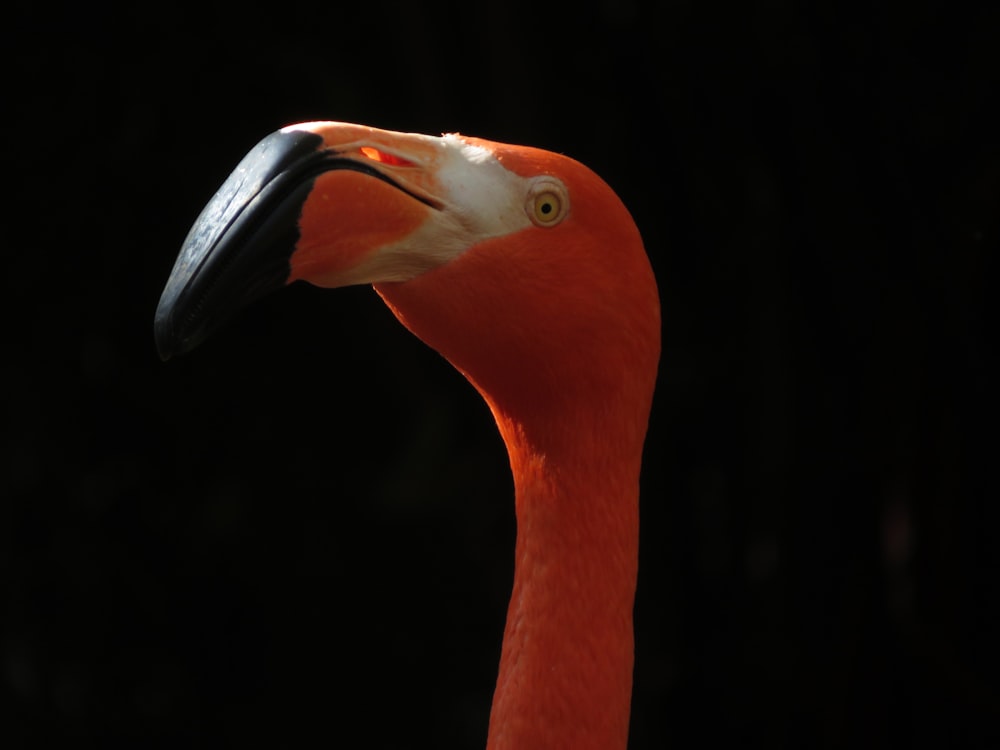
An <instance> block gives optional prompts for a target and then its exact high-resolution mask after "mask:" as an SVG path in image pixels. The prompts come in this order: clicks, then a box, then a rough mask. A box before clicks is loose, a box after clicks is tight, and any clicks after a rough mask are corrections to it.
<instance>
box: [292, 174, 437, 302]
mask: <svg viewBox="0 0 1000 750" xmlns="http://www.w3.org/2000/svg"><path fill="white" fill-rule="evenodd" d="M427 211H428V209H427V207H426V206H424V205H423V204H422V203H420V202H419V201H416V200H414V199H413V198H411V197H410V196H409V195H407V194H406V193H404V192H403V191H401V190H399V189H397V188H395V187H393V186H392V185H389V184H387V183H385V182H383V181H381V180H379V179H377V178H374V177H371V176H370V175H365V174H362V173H359V172H354V171H347V170H338V171H333V172H326V173H324V174H322V175H320V176H319V177H317V178H316V181H315V184H314V186H313V189H312V190H311V191H310V193H309V196H308V197H307V198H306V200H305V202H304V204H303V206H302V213H301V216H300V217H299V240H298V242H297V243H296V245H295V250H294V252H293V253H292V256H291V259H290V264H291V274H290V275H289V277H288V281H289V283H291V282H292V281H297V280H299V279H301V280H304V281H308V282H310V283H312V284H315V285H317V286H322V287H338V286H346V285H348V284H358V283H365V282H367V281H369V279H366V278H363V276H364V274H365V269H367V268H368V267H369V266H370V265H371V256H372V254H373V253H374V252H375V251H376V250H378V249H379V248H381V247H384V246H386V245H389V244H392V243H395V242H398V241H399V240H401V239H403V238H404V237H406V236H408V235H410V234H412V233H413V232H414V231H415V230H416V229H417V228H418V227H419V226H420V225H421V224H422V223H423V222H424V221H425V220H426V218H427Z"/></svg>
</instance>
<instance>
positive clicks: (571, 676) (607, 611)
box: [487, 409, 639, 750]
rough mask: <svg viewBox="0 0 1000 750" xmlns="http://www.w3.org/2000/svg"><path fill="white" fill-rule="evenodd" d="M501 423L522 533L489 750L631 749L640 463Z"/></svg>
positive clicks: (505, 421) (501, 419) (500, 420)
mask: <svg viewBox="0 0 1000 750" xmlns="http://www.w3.org/2000/svg"><path fill="white" fill-rule="evenodd" d="M494 411H495V412H496V409H494ZM497 421H498V424H499V426H500V431H501V433H502V434H503V437H504V440H505V441H506V442H507V446H508V450H509V452H510V458H511V467H512V469H513V475H514V484H515V493H516V495H515V503H516V514H517V528H518V531H517V543H516V547H515V562H514V585H513V591H512V594H511V600H510V605H509V609H508V613H507V624H506V628H505V632H504V639H503V648H502V652H501V658H500V670H499V676H498V679H497V686H496V692H495V694H494V698H493V708H492V711H491V714H490V731H489V741H488V744H487V749H488V750H515V749H516V750H534V749H535V748H545V749H546V750H551V749H552V748H573V750H588V748H593V749H594V750H597V749H598V748H600V749H601V750H619V749H621V750H623V749H624V748H625V746H626V744H627V740H628V724H629V706H630V700H631V689H632V661H633V636H632V608H633V600H634V595H635V584H636V572H637V559H638V533H639V512H638V475H639V462H638V459H635V460H623V458H622V457H621V456H616V455H609V453H611V454H613V453H614V451H613V450H611V451H604V452H601V453H598V452H593V451H591V452H590V455H587V452H586V451H582V450H579V449H578V450H561V446H545V447H544V450H542V446H540V445H539V444H538V443H537V442H536V441H535V440H534V439H533V436H532V434H531V431H530V428H528V429H526V428H525V426H524V425H523V424H519V423H517V422H514V421H512V420H510V419H508V418H506V417H504V416H503V415H501V414H499V413H498V414H497ZM605 437H606V436H605ZM582 442H583V444H584V445H587V444H588V441H582ZM608 442H609V444H610V445H614V444H615V441H614V440H613V439H612V440H610V441H608ZM595 443H596V441H595ZM592 445H594V447H596V444H592Z"/></svg>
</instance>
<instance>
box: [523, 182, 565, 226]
mask: <svg viewBox="0 0 1000 750" xmlns="http://www.w3.org/2000/svg"><path fill="white" fill-rule="evenodd" d="M525 209H526V210H527V213H528V218H529V219H531V221H532V223H534V224H535V225H536V226H540V227H554V226H555V225H556V224H558V223H559V222H560V221H562V220H563V219H564V218H566V214H567V213H568V212H569V196H568V195H567V194H566V188H564V187H563V185H562V183H560V182H557V181H555V180H552V179H544V180H540V181H539V182H538V183H536V184H535V185H534V186H533V188H532V190H531V192H530V193H529V195H528V203H527V205H526V206H525Z"/></svg>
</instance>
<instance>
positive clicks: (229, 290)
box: [154, 125, 436, 360]
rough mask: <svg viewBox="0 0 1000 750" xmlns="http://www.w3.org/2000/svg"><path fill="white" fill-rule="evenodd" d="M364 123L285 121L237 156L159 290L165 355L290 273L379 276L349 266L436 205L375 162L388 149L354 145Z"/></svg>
mask: <svg viewBox="0 0 1000 750" xmlns="http://www.w3.org/2000/svg"><path fill="white" fill-rule="evenodd" d="M365 130H367V129H363V128H360V127H359V126H343V127H332V126H331V125H327V126H326V127H325V128H324V129H316V128H314V129H309V128H306V127H292V128H286V129H284V130H281V131H278V132H276V133H273V134H271V135H269V136H268V137H266V138H265V139H264V140H262V141H261V142H260V143H259V144H257V145H256V146H255V147H254V148H253V149H252V150H251V151H250V152H249V153H248V154H247V155H246V156H245V157H244V159H243V161H242V162H240V164H239V165H238V166H237V167H236V169H235V170H234V171H233V173H232V174H231V175H230V176H229V178H228V179H227V180H226V181H225V182H224V183H223V185H222V187H221V188H219V190H218V192H216V194H215V195H214V196H213V197H212V199H211V200H210V201H209V203H208V205H206V206H205V208H204V210H203V211H202V212H201V214H200V215H199V216H198V218H197V219H196V220H195V222H194V225H193V226H192V227H191V230H190V232H189V233H188V235H187V238H186V239H185V241H184V244H183V246H182V249H181V252H180V254H179V256H178V257H177V261H176V263H175V264H174V268H173V271H172V272H171V274H170V278H169V279H168V281H167V284H166V287H165V288H164V290H163V294H162V296H161V297H160V302H159V305H158V307H157V310H156V318H155V322H154V332H155V338H156V346H157V349H158V350H159V353H160V357H161V358H162V359H164V360H166V359H169V358H170V357H171V356H173V355H174V354H182V353H185V352H188V351H190V350H191V349H193V348H194V347H195V346H197V345H198V344H199V343H201V342H202V341H204V340H205V339H206V338H207V337H208V336H209V335H210V334H211V333H213V332H214V331H215V330H217V329H218V328H219V327H221V326H222V325H224V324H225V323H227V322H228V321H229V320H230V319H231V318H233V317H234V316H235V315H236V313H238V312H239V311H240V310H241V309H243V308H244V307H245V306H246V305H248V304H250V303H251V302H253V301H255V300H257V299H259V298H261V297H262V296H264V295H266V294H268V293H269V292H272V291H274V290H276V289H279V288H281V287H283V286H285V285H286V284H288V283H291V282H292V281H295V280H296V279H305V280H307V281H312V282H314V283H319V284H321V285H323V286H340V285H344V284H347V283H362V282H365V281H378V280H380V279H379V278H377V277H374V278H366V277H364V276H363V274H359V273H354V274H353V275H352V273H351V270H352V268H356V267H357V266H358V265H359V264H360V265H362V266H364V264H365V261H366V259H367V258H368V256H370V254H371V252H372V251H373V250H374V249H376V248H377V247H378V245H379V243H384V242H386V241H391V240H393V239H395V238H398V237H402V236H405V235H406V234H407V233H408V232H411V231H413V230H414V229H415V228H416V227H417V226H419V225H420V223H422V221H423V220H424V218H425V217H426V214H427V212H433V211H434V210H435V208H436V205H435V203H434V200H433V198H432V197H429V196H428V194H427V193H426V192H422V191H421V190H420V189H419V188H415V187H410V186H408V185H407V184H406V183H405V181H404V180H399V179H396V178H394V177H393V176H392V174H391V170H390V169H387V168H386V164H383V163H381V160H383V159H389V158H390V157H389V156H386V155H385V154H384V153H383V152H382V151H378V150H376V149H373V148H368V147H364V146H359V145H358V144H359V143H361V142H364V141H363V139H362V140H361V141H359V138H361V137H362V136H364V135H366V133H365V132H362V131H365ZM403 145H404V147H405V145H406V142H405V140H404V142H403ZM386 153H388V152H386ZM372 155H374V156H375V157H376V158H372ZM396 161H397V162H399V163H404V164H405V165H406V166H410V167H411V166H414V164H413V163H410V162H408V161H405V160H403V159H401V158H397V159H396ZM391 164H392V162H391V161H390V165H391ZM372 178H376V179H372Z"/></svg>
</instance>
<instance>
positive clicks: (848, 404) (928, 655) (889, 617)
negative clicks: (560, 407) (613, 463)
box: [0, 0, 1000, 750]
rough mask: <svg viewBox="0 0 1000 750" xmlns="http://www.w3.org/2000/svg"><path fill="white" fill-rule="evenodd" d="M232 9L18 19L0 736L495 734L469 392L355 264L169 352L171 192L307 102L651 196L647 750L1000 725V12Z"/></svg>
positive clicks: (448, 739) (202, 176) (497, 447)
mask: <svg viewBox="0 0 1000 750" xmlns="http://www.w3.org/2000/svg"><path fill="white" fill-rule="evenodd" d="M251 5H252V4H250V3H242V4H235V3H234V4H231V5H226V4H221V3H204V4H202V5H201V6H200V7H198V8H197V9H196V10H194V11H189V10H184V9H178V8H171V7H168V5H167V4H156V5H155V6H149V8H148V9H146V10H133V11H123V10H121V9H115V10H111V9H104V8H103V7H100V6H97V7H94V6H88V5H84V4H80V6H79V7H78V8H77V9H75V10H65V11H64V10H59V9H53V8H52V6H44V7H40V8H39V9H37V10H35V11H27V10H24V9H23V8H20V7H17V8H13V9H9V10H7V11H5V14H6V15H7V16H8V18H7V20H6V22H5V27H6V28H5V29H4V31H3V35H4V39H5V44H4V48H5V51H4V55H5V58H6V59H5V61H4V71H5V72H4V77H5V85H4V101H5V106H4V118H3V119H4V124H3V126H2V127H3V130H4V139H3V154H4V156H3V158H4V169H3V174H4V177H5V181H6V190H5V195H6V196H7V197H6V198H5V199H4V203H5V204H6V205H5V208H4V215H5V216H4V221H3V226H4V230H5V233H4V239H3V245H4V254H3V270H2V272H0V283H2V285H3V286H2V293H0V297H2V300H3V302H2V304H3V307H4V310H3V320H4V324H5V326H4V332H5V336H4V339H5V340H4V346H3V352H4V354H3V358H2V375H3V378H2V391H0V395H2V414H0V416H2V430H3V432H2V435H3V440H4V443H3V446H2V448H3V450H2V454H0V461H2V464H0V493H2V506H0V507H2V509H3V515H2V517H0V566H2V567H0V576H2V578H0V583H2V594H3V597H2V607H3V609H2V618H3V619H2V624H0V678H2V681H0V700H2V704H0V709H2V712H3V721H2V723H0V727H2V728H0V733H2V739H0V744H2V745H3V746H4V747H5V748H12V749H13V748H22V747H24V748H30V747H74V748H79V747H235V746H241V747H247V746H268V747H297V746H302V745H304V744H307V743H308V744H311V743H312V741H313V740H312V738H315V737H317V736H319V737H327V738H329V740H330V742H329V744H330V745H332V746H335V747H336V746H339V747H359V746H365V747H373V748H400V747H430V746H433V747H441V748H478V747H482V746H483V745H484V742H485V735H486V722H487V717H488V711H489V703H490V698H491V693H492V687H493V681H494V679H495V675H496V661H497V657H498V654H499V643H500V635H501V631H502V626H503V618H504V615H505V609H506V600H507V595H508V593H509V586H510V576H511V572H512V559H511V551H512V544H513V536H514V523H513V509H512V503H511V499H510V498H511V482H510V478H509V475H508V469H507V464H506V457H505V455H504V452H503V446H502V444H501V442H500V440H499V437H498V436H497V435H496V434H495V429H494V426H493V424H492V421H491V417H490V415H489V412H488V410H487V409H486V407H485V406H484V405H483V404H482V403H481V402H480V401H479V399H478V397H477V396H476V394H475V393H474V392H473V390H472V388H471V387H470V386H468V385H467V384H466V383H465V382H464V380H463V379H462V378H461V377H460V376H459V375H458V374H457V373H455V372H454V371H452V370H451V369H450V367H449V366H448V365H447V364H446V363H445V362H443V361H442V360H441V359H440V358H439V357H438V356H437V355H436V354H435V353H434V352H432V351H430V350H429V349H427V348H426V347H424V346H423V345H422V344H421V343H420V342H419V341H417V340H416V339H414V338H412V337H411V336H410V335H409V334H408V333H407V332H406V331H404V330H403V329H402V327H400V326H399V325H398V323H397V322H396V321H395V320H394V319H393V318H392V316H391V314H390V313H389V312H388V310H386V309H385V308H384V307H383V306H382V304H381V302H380V301H379V300H378V299H377V297H376V295H375V294H374V293H373V292H372V291H371V290H370V289H365V288H356V289H345V290H339V291H336V292H328V291H327V292H324V291H320V290H316V289H312V288H308V287H294V288H292V289H289V290H284V291H283V292H282V293H280V294H278V295H275V296H274V297H272V298H270V299H268V300H265V301H263V302H262V303H260V304H259V305H257V306H256V307H254V308H253V309H251V310H249V311H248V312H247V313H246V314H245V315H244V316H243V317H242V318H241V319H240V320H239V321H238V322H237V323H236V324H234V325H233V326H231V327H230V328H229V329H228V330H226V331H225V332H223V333H222V334H220V335H218V336H217V337H215V338H213V339H212V340H211V341H209V342H208V343H207V344H206V345H204V346H203V347H202V348H201V349H199V350H198V351H196V352H195V353H194V354H192V355H191V356H189V357H186V358H182V359H180V360H175V361H171V362H169V363H167V364H163V363H161V362H160V361H159V360H158V358H157V356H156V351H155V348H154V344H153V338H152V318H153V311H154V309H155V306H156V302H157V300H158V298H159V294H160V291H161V289H162V286H163V284H164V282H165V280H166V278H167V275H168V273H169V270H170V268H171V266H172V264H173V261H174V258H175V256H176V253H177V251H178V249H179V247H180V244H181V242H182V240H183V238H184V235H185V234H186V232H187V229H188V227H189V226H190V224H191V222H192V221H193V219H194V217H195V216H196V215H197V213H198V211H199V210H200V209H201V207H202V205H203V204H204V203H205V202H206V201H207V200H208V198H209V197H210V196H211V194H212V193H213V192H214V190H215V188H216V187H217V186H218V185H219V184H220V183H221V182H222V180H223V179H224V178H225V177H226V175H227V174H228V173H229V171H230V170H231V169H232V168H233V167H234V166H235V164H236V162H237V161H238V160H239V159H240V157H241V156H242V155H243V154H244V153H245V152H246V151H247V150H248V149H249V148H250V147H251V146H253V144H254V143H255V142H256V141H257V140H259V139H260V138H261V137H263V136H264V135H266V134H267V133H269V132H271V131H273V130H275V129H277V128H279V127H281V126H282V125H285V124H287V123H290V122H297V121H302V120H312V119H337V120H346V121H352V122H361V123H365V124H370V125H375V126H378V127H383V128H390V129H397V130H412V131H420V132H428V133H432V134H436V133H441V132H445V131H448V132H451V131H459V132H463V133H467V134H469V135H477V136H481V137H485V138H490V139H494V140H499V141H507V142H515V143H529V144H532V145H537V146H541V147H545V148H549V149H551V150H556V151H561V152H565V153H568V154H570V155H571V156H574V157H576V158H578V159H580V160H581V161H584V162H585V163H587V164H588V165H590V166H591V167H592V168H594V169H595V170H596V171H597V172H598V173H599V174H601V175H602V176H603V177H604V178H605V179H606V180H607V181H608V182H609V183H610V184H611V185H612V186H613V187H614V188H615V189H616V190H617V191H618V193H619V194H620V195H621V196H622V198H623V199H624V201H625V203H626V204H627V205H628V206H629V207H630V208H631V210H632V212H633V215H634V216H635V219H636V221H637V223H638V225H639V227H640V229H641V230H642V233H643V236H644V238H645V240H646V245H647V249H648V251H649V254H650V256H651V259H652V263H653V266H654V269H655V271H656V274H657V278H658V281H659V285H660V293H661V297H662V304H663V318H664V329H663V345H664V346H663V358H662V363H661V371H660V377H659V383H658V390H657V396H656V403H655V406H654V410H653V414H652V418H651V425H650V432H649V439H648V443H647V455H646V460H645V464H644V475H643V498H642V513H643V528H642V551H641V574H640V581H639V592H638V598H637V604H636V632H637V666H636V672H635V691H634V701H633V719H632V738H631V742H630V747H631V748H633V750H640V749H646V748H663V747H668V746H669V747H695V746H697V747H716V746H718V747H721V746H733V745H736V746H742V747H768V748H782V747H788V748H797V747H827V748H835V747H880V748H886V747H938V746H945V747H959V748H962V747H989V746H991V743H998V741H1000V738H998V729H997V727H998V721H1000V683H998V675H1000V668H998V656H1000V654H998V646H997V643H998V639H997V626H998V624H1000V623H998V620H997V618H996V617H995V616H994V614H993V610H994V609H997V606H996V603H997V598H998V592H997V583H996V580H997V571H998V568H1000V566H998V552H997V544H996V529H997V528H998V523H1000V518H998V510H997V499H998V496H1000V493H998V487H997V471H996V465H995V464H996V445H995V440H994V435H995V432H996V424H995V419H994V415H993V412H992V410H991V408H990V407H991V402H992V400H993V398H992V397H993V391H994V387H995V376H996V374H997V351H996V338H995V329H994V328H993V325H992V324H988V323H987V321H988V320H990V319H992V317H993V316H995V314H996V304H995V294H996V292H995V287H996V282H997V274H996V270H997V267H996V255H997V251H998V229H1000V227H998V221H997V216H998V207H1000V135H998V134H1000V121H998V118H997V117H996V115H995V112H994V110H995V109H998V108H997V104H998V102H997V98H998V96H997V91H998V85H1000V75H998V74H1000V44H998V42H997V39H998V34H1000V6H997V5H996V4H986V3H983V4H980V5H982V6H983V7H981V8H976V9H974V10H973V9H963V8H962V7H961V6H959V5H955V4H944V3H942V4H941V7H936V6H933V5H930V4H927V3H919V2H918V3H906V4H903V3H900V4H899V5H898V7H893V6H891V5H888V4H885V3H865V4H860V3H859V4H853V3H848V4H845V3H835V2H817V3H794V2H788V1H787V0H772V1H771V2H756V3H734V4H725V3H711V2H706V3H692V2H677V3H672V4H663V5H662V6H655V5H654V4H652V3H647V2H640V1H639V0H625V1H624V2H611V1H610V0H606V1H605V2H595V3H574V4H572V5H563V4H560V3H553V2H509V3H496V4H493V5H487V4H481V5H477V4H475V3H465V4H461V5H458V4H451V3H440V2H438V3H434V4H424V3H407V4H401V5H393V4H385V3H379V2H371V3H365V4H353V5H344V6H342V7H341V6H338V4H337V3H333V2H330V3H323V4H295V3H285V4H282V5H278V6H268V5H261V6H260V7H258V8H253V7H251ZM987 6H989V7H987ZM945 8H947V10H945ZM992 746H998V745H997V744H992Z"/></svg>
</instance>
